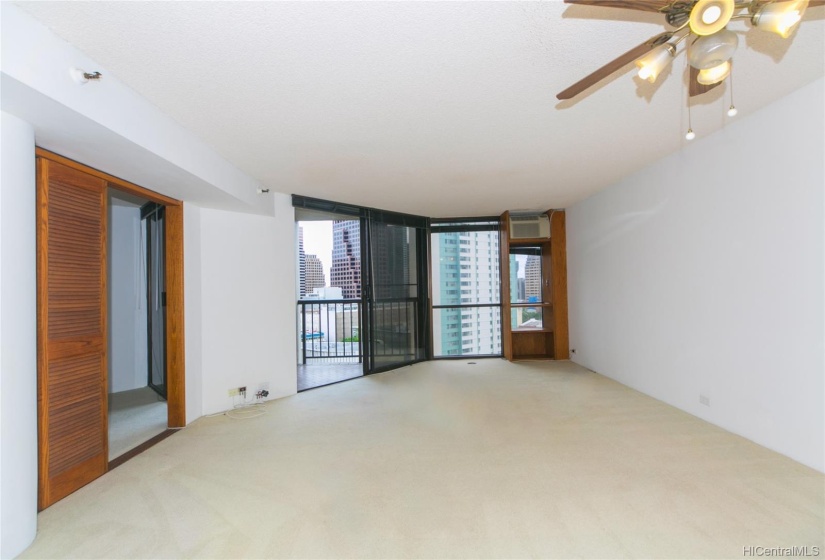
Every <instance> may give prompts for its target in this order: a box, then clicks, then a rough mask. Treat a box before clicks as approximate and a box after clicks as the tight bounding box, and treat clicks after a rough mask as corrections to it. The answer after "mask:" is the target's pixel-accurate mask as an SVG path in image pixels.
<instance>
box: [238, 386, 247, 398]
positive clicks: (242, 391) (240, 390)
mask: <svg viewBox="0 0 825 560" xmlns="http://www.w3.org/2000/svg"><path fill="white" fill-rule="evenodd" d="M238 394H240V395H241V396H242V397H245V396H246V387H238Z"/></svg>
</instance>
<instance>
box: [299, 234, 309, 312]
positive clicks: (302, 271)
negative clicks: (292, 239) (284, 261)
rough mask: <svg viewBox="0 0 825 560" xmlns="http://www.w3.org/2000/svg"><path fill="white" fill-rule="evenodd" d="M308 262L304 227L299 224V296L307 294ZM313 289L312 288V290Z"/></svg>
mask: <svg viewBox="0 0 825 560" xmlns="http://www.w3.org/2000/svg"><path fill="white" fill-rule="evenodd" d="M306 278H307V264H306V253H304V228H302V227H301V226H298V296H299V297H304V296H305V295H306V294H307V285H306ZM311 291H312V290H310V292H311Z"/></svg>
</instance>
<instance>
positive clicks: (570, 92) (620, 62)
mask: <svg viewBox="0 0 825 560" xmlns="http://www.w3.org/2000/svg"><path fill="white" fill-rule="evenodd" d="M565 1H566V0H565ZM672 36H673V33H662V34H661V35H656V36H655V37H651V38H650V39H648V40H647V41H645V42H644V43H642V44H641V45H639V46H637V47H634V48H632V49H630V50H629V51H627V52H626V53H624V54H623V55H621V56H619V57H618V58H616V59H613V60H612V61H610V62H608V63H607V64H605V65H604V66H602V67H601V68H599V69H598V70H596V71H595V72H593V73H592V74H588V75H587V76H585V77H584V78H582V79H581V80H579V81H578V82H576V83H575V84H573V85H572V86H570V87H569V88H567V89H566V90H564V91H562V92H561V93H559V94H557V95H556V97H557V98H558V99H562V100H564V99H570V98H572V97H575V96H577V95H578V94H580V93H581V92H583V91H584V90H586V89H587V88H589V87H590V86H592V85H595V84H596V83H598V82H600V81H602V80H604V79H605V78H607V77H608V76H609V75H610V74H612V73H613V72H616V71H617V70H619V69H621V68H623V67H624V66H626V65H627V64H629V63H631V62H633V61H634V60H636V59H637V58H639V57H641V56H643V55H645V54H647V53H648V52H649V51H650V50H651V49H653V48H654V47H656V46H657V45H661V44H662V43H664V42H665V41H667V40H668V39H670V38H671V37H672Z"/></svg>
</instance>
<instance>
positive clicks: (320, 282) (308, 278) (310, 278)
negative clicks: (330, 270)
mask: <svg viewBox="0 0 825 560" xmlns="http://www.w3.org/2000/svg"><path fill="white" fill-rule="evenodd" d="M305 271H306V272H305V278H304V279H303V281H302V282H301V285H302V286H304V288H305V290H306V293H307V294H311V293H313V292H314V291H315V288H323V287H324V286H326V285H327V280H326V277H325V276H324V265H323V264H322V263H321V259H319V258H318V256H317V255H312V254H307V255H306V265H305Z"/></svg>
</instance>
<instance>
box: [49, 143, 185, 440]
mask: <svg viewBox="0 0 825 560" xmlns="http://www.w3.org/2000/svg"><path fill="white" fill-rule="evenodd" d="M35 156H36V157H39V158H43V159H47V160H51V161H54V162H57V163H60V164H63V165H65V166H67V167H72V168H74V169H77V170H79V171H82V172H84V173H88V174H89V175H93V176H95V177H99V178H101V179H104V180H106V181H107V183H108V187H109V188H111V189H115V190H117V191H120V192H125V193H128V194H132V195H135V196H139V197H141V198H145V199H146V200H149V201H152V202H156V203H158V204H162V205H164V206H165V207H166V236H165V241H166V348H167V354H166V383H167V399H166V402H167V412H168V427H169V428H183V427H184V426H186V369H185V359H184V358H185V350H186V345H185V339H184V307H183V303H184V302H183V291H184V282H183V202H181V201H180V200H175V199H174V198H169V197H167V196H163V195H161V194H158V193H156V192H154V191H150V190H149V189H146V188H144V187H141V186H138V185H135V184H134V183H130V182H128V181H124V180H123V179H120V178H118V177H115V176H113V175H109V174H108V173H104V172H102V171H98V170H97V169H94V168H92V167H89V166H87V165H83V164H82V163H78V162H76V161H74V160H71V159H68V158H66V157H63V156H61V155H58V154H55V153H53V152H50V151H48V150H44V149H43V148H39V147H37V148H35ZM106 328H107V330H108V317H106Z"/></svg>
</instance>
